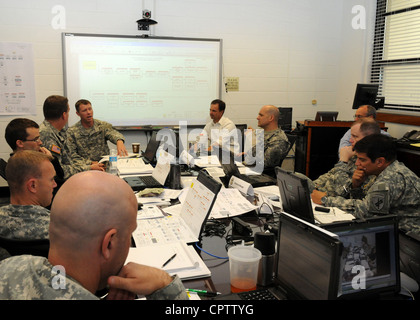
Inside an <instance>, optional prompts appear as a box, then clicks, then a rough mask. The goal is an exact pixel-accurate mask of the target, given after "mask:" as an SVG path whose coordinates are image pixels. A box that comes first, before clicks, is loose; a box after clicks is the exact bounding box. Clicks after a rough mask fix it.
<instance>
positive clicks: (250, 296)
mask: <svg viewBox="0 0 420 320" xmlns="http://www.w3.org/2000/svg"><path fill="white" fill-rule="evenodd" d="M238 296H239V297H240V298H241V300H278V299H277V298H276V297H275V296H274V294H272V293H271V292H270V291H269V290H268V289H258V290H254V291H246V292H239V293H238Z"/></svg>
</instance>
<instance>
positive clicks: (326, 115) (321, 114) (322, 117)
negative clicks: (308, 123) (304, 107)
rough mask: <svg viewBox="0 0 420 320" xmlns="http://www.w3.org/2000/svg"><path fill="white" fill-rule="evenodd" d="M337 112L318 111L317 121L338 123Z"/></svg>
mask: <svg viewBox="0 0 420 320" xmlns="http://www.w3.org/2000/svg"><path fill="white" fill-rule="evenodd" d="M337 117H338V112H337V111H318V112H317V113H316V115H315V121H337Z"/></svg>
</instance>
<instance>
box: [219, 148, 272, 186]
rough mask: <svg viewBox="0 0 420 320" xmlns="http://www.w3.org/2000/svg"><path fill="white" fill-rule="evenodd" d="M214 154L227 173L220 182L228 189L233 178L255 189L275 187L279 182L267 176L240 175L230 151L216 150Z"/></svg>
mask: <svg viewBox="0 0 420 320" xmlns="http://www.w3.org/2000/svg"><path fill="white" fill-rule="evenodd" d="M214 152H216V154H217V157H218V158H219V162H220V165H221V166H222V169H223V171H224V173H225V176H224V177H220V180H221V181H222V182H223V184H224V186H225V187H226V188H227V187H228V186H229V181H230V178H232V176H235V177H237V178H239V179H241V180H243V181H245V182H248V183H249V184H250V185H251V186H253V187H254V188H258V187H264V186H271V185H275V184H276V182H277V181H276V179H274V178H272V177H270V176H268V175H265V174H261V175H245V174H242V173H240V172H239V169H238V166H237V165H236V163H235V155H234V154H233V152H232V151H230V150H225V149H222V148H214ZM226 159H228V160H226Z"/></svg>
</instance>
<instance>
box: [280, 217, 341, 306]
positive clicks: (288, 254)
mask: <svg viewBox="0 0 420 320" xmlns="http://www.w3.org/2000/svg"><path fill="white" fill-rule="evenodd" d="M341 248H342V245H341V242H340V241H339V239H338V237H337V236H336V235H334V234H331V233H330V232H325V230H322V229H321V228H319V227H317V226H315V225H312V224H310V223H307V222H305V221H303V220H301V219H298V218H296V217H293V216H291V215H288V214H286V213H281V214H280V225H279V239H278V259H277V268H276V283H277V285H278V287H280V288H281V289H282V290H283V291H285V292H284V294H285V295H286V296H287V298H288V299H309V300H329V299H336V297H337V293H338V287H339V266H340V256H341Z"/></svg>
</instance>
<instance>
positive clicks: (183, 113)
mask: <svg viewBox="0 0 420 320" xmlns="http://www.w3.org/2000/svg"><path fill="white" fill-rule="evenodd" d="M62 45H63V71H64V90H65V96H66V97H68V99H69V104H70V119H69V125H70V126H71V125H72V124H74V123H76V122H77V121H79V117H78V116H77V115H76V113H75V107H74V104H75V103H76V101H77V100H79V99H87V100H89V101H91V103H92V106H93V112H94V118H96V119H99V120H104V121H107V122H110V123H111V124H112V125H114V126H116V127H128V128H130V127H136V126H148V125H152V126H153V125H168V126H169V125H174V126H176V125H178V124H179V121H187V123H188V124H204V123H205V121H206V118H207V116H208V114H209V108H210V102H211V101H212V100H214V99H217V98H219V97H220V95H221V66H222V61H221V60H222V41H221V39H192V38H169V37H138V36H120V35H96V34H80V33H77V34H76V33H63V34H62Z"/></svg>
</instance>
